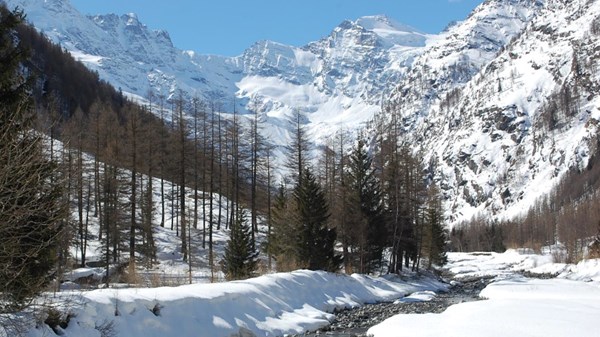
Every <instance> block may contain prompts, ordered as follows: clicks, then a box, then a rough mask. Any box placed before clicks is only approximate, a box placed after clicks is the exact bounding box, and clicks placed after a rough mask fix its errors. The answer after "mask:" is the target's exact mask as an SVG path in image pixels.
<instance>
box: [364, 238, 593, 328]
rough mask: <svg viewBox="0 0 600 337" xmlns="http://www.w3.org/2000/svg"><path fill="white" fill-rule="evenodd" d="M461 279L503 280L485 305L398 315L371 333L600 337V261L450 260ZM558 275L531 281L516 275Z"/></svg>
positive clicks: (531, 257) (460, 256)
mask: <svg viewBox="0 0 600 337" xmlns="http://www.w3.org/2000/svg"><path fill="white" fill-rule="evenodd" d="M449 258H450V263H449V264H448V267H449V269H450V270H451V271H453V272H455V273H457V276H458V278H459V279H460V277H471V276H492V275H498V276H497V277H496V281H495V282H493V283H491V284H490V285H489V286H487V287H486V288H485V289H484V290H483V291H482V292H481V294H480V297H481V298H484V299H486V300H483V301H476V302H469V303H461V304H457V305H453V306H451V307H449V308H448V309H447V310H446V311H445V312H443V313H441V314H422V315H414V314H411V315H398V316H395V317H392V318H390V319H388V320H386V321H384V322H383V323H381V324H379V325H377V326H375V327H373V328H371V329H369V331H368V333H369V334H372V335H373V336H374V337H387V336H390V337H391V336H394V337H400V336H411V337H420V336H436V337H437V336H445V337H452V336H460V337H469V336H498V337H500V336H502V337H507V336H543V337H552V336H557V337H558V336H581V337H583V336H590V337H592V336H600V329H598V322H599V317H600V260H589V261H584V262H581V263H579V264H578V265H565V264H555V263H551V261H552V259H551V257H550V256H542V255H535V254H523V253H519V252H517V251H514V250H509V251H508V252H506V253H504V254H495V253H491V254H465V253H454V254H450V255H449ZM518 270H527V271H531V272H534V273H549V274H554V275H555V274H558V277H557V278H554V279H548V280H541V279H529V278H525V277H523V276H520V275H519V274H517V273H515V272H516V271H518Z"/></svg>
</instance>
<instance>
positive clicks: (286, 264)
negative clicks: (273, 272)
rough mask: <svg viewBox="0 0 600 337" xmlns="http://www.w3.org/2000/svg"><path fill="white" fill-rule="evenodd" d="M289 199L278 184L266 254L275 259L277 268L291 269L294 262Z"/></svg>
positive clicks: (282, 186) (293, 241)
mask: <svg viewBox="0 0 600 337" xmlns="http://www.w3.org/2000/svg"><path fill="white" fill-rule="evenodd" d="M289 203H290V202H289V200H288V197H287V195H286V190H285V186H284V184H283V183H282V184H281V185H279V188H278V190H277V194H276V195H275V200H274V201H273V207H272V211H271V223H272V232H271V235H269V237H268V240H269V243H268V251H267V254H269V255H270V256H273V257H274V258H275V260H276V261H277V270H279V271H291V270H293V269H294V268H295V267H296V263H295V254H294V250H295V236H294V233H295V228H294V226H293V222H292V221H290V211H289Z"/></svg>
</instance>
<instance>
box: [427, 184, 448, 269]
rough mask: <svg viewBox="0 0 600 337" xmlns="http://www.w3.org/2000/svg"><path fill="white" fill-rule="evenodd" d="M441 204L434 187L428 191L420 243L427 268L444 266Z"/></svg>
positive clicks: (444, 234)
mask: <svg viewBox="0 0 600 337" xmlns="http://www.w3.org/2000/svg"><path fill="white" fill-rule="evenodd" d="M443 220H444V219H443V210H442V203H441V200H440V196H439V192H438V190H437V188H435V186H433V187H432V188H431V189H430V197H429V202H428V205H427V208H426V209H425V223H424V235H423V240H422V243H421V250H422V252H423V254H424V256H423V257H426V258H427V261H428V264H427V268H428V269H431V267H432V265H434V264H435V265H440V266H441V265H444V264H445V263H446V262H447V260H448V258H447V256H446V241H447V234H446V230H445V229H444V221H443Z"/></svg>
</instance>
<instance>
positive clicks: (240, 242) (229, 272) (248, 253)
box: [223, 210, 258, 280]
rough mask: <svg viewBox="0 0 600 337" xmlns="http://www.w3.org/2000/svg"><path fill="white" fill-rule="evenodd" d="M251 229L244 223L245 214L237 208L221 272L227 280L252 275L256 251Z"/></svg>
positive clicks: (255, 263)
mask: <svg viewBox="0 0 600 337" xmlns="http://www.w3.org/2000/svg"><path fill="white" fill-rule="evenodd" d="M251 230H252V229H251V228H250V227H249V226H248V225H247V224H246V215H245V214H244V212H243V211H241V210H238V211H237V219H236V221H235V222H234V223H233V224H232V226H231V233H230V237H229V241H227V247H225V256H224V258H223V272H224V273H225V275H226V277H227V279H228V280H240V279H246V278H249V277H252V276H253V275H254V271H255V270H256V266H257V260H256V258H257V256H258V251H256V250H255V249H254V245H253V242H252V233H250V231H251Z"/></svg>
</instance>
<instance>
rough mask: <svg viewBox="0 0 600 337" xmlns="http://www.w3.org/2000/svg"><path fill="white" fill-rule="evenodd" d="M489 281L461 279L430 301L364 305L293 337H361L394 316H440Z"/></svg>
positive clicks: (473, 298)
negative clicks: (328, 322)
mask: <svg viewBox="0 0 600 337" xmlns="http://www.w3.org/2000/svg"><path fill="white" fill-rule="evenodd" d="M490 281H491V278H486V277H483V278H482V277H476V278H471V279H461V280H460V282H456V283H455V284H454V285H453V286H452V287H450V290H449V291H448V292H447V293H439V294H437V295H436V296H435V297H434V298H433V299H432V300H431V301H426V302H404V303H376V304H367V305H364V306H362V307H360V308H355V309H348V310H342V311H339V312H336V313H335V315H336V318H335V320H334V321H333V322H332V323H331V325H329V326H327V327H325V328H323V329H321V330H319V331H315V332H310V333H306V334H302V335H296V336H335V337H361V336H366V331H367V330H368V329H369V328H370V327H372V326H373V325H376V324H379V323H381V322H383V321H384V320H386V319H388V318H390V317H392V316H395V315H398V314H425V313H440V312H442V311H444V310H446V308H448V307H449V306H451V305H454V304H458V303H462V302H469V301H477V300H479V297H478V296H479V293H480V292H481V290H482V289H483V288H485V286H486V285H487V284H489V282H490Z"/></svg>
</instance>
